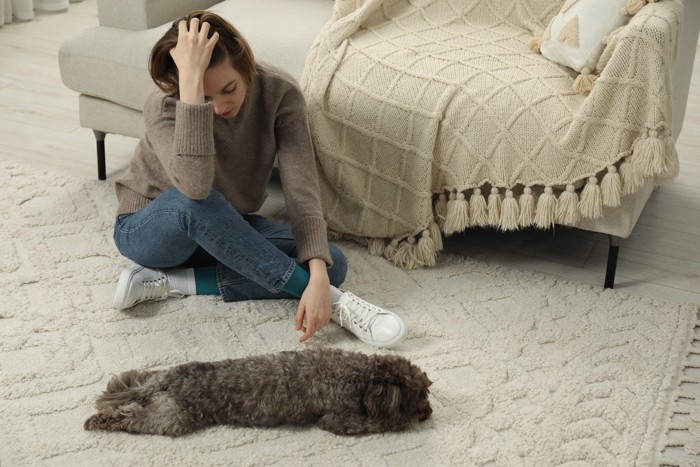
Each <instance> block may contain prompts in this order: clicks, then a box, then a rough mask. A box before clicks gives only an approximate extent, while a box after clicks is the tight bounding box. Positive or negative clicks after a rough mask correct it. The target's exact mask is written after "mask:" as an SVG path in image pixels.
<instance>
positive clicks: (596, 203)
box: [578, 177, 603, 219]
mask: <svg viewBox="0 0 700 467" xmlns="http://www.w3.org/2000/svg"><path fill="white" fill-rule="evenodd" d="M578 207H579V211H581V215H582V216H583V217H586V218H588V219H598V218H599V217H600V216H601V215H602V214H603V194H602V191H601V188H600V186H599V185H598V179H597V178H596V177H589V178H588V183H586V186H585V187H583V191H582V192H581V200H580V201H579V203H578Z"/></svg>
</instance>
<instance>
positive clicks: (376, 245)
mask: <svg viewBox="0 0 700 467" xmlns="http://www.w3.org/2000/svg"><path fill="white" fill-rule="evenodd" d="M385 248H386V240H384V239H383V238H370V239H369V241H368V242H367V250H369V254H371V255H372V256H382V255H383V254H384V249H385Z"/></svg>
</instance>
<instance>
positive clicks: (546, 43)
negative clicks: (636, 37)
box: [540, 0, 630, 73]
mask: <svg viewBox="0 0 700 467" xmlns="http://www.w3.org/2000/svg"><path fill="white" fill-rule="evenodd" d="M626 3H627V0H568V1H567V2H566V3H565V4H564V5H563V6H562V8H561V11H560V12H559V14H557V15H556V16H555V17H554V18H552V20H551V22H550V23H549V26H547V30H546V31H545V33H544V37H543V38H542V45H541V46H540V50H541V51H542V55H543V56H544V57H546V58H548V59H549V60H552V61H554V62H556V63H559V64H560V65H564V66H567V67H569V68H571V69H573V70H576V71H578V72H581V71H582V70H584V69H585V68H588V70H589V73H590V72H591V71H594V70H595V69H596V65H597V64H598V60H599V59H600V56H601V54H602V53H603V49H604V47H605V44H604V43H603V38H604V37H606V36H608V35H609V34H610V33H611V32H612V31H614V30H615V29H617V28H619V27H620V26H624V25H625V24H627V23H628V22H629V19H630V15H629V14H627V12H626V10H624V7H625V4H626Z"/></svg>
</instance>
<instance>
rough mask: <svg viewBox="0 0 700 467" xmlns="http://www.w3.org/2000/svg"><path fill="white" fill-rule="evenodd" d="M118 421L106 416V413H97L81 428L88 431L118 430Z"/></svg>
mask: <svg viewBox="0 0 700 467" xmlns="http://www.w3.org/2000/svg"><path fill="white" fill-rule="evenodd" d="M118 425H119V420H117V419H116V418H115V417H114V416H111V415H108V414H106V413H97V414H95V415H93V416H91V417H90V418H88V419H87V420H85V423H84V424H83V428H84V429H86V430H88V431H95V430H118V429H119V426H118Z"/></svg>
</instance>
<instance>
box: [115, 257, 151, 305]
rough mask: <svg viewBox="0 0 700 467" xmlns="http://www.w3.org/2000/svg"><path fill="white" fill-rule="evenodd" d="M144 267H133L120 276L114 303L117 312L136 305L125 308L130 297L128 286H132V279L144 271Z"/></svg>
mask: <svg viewBox="0 0 700 467" xmlns="http://www.w3.org/2000/svg"><path fill="white" fill-rule="evenodd" d="M143 269H144V267H143V266H138V267H131V268H129V269H124V270H123V271H122V273H121V276H119V284H118V285H117V292H116V293H115V294H114V301H113V302H112V306H113V307H114V308H116V309H117V310H126V309H127V308H131V307H132V306H134V305H129V306H125V304H124V300H125V299H126V297H127V296H128V295H129V289H128V286H129V284H131V279H132V278H133V277H134V275H135V274H137V273H139V272H141V271H143Z"/></svg>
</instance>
